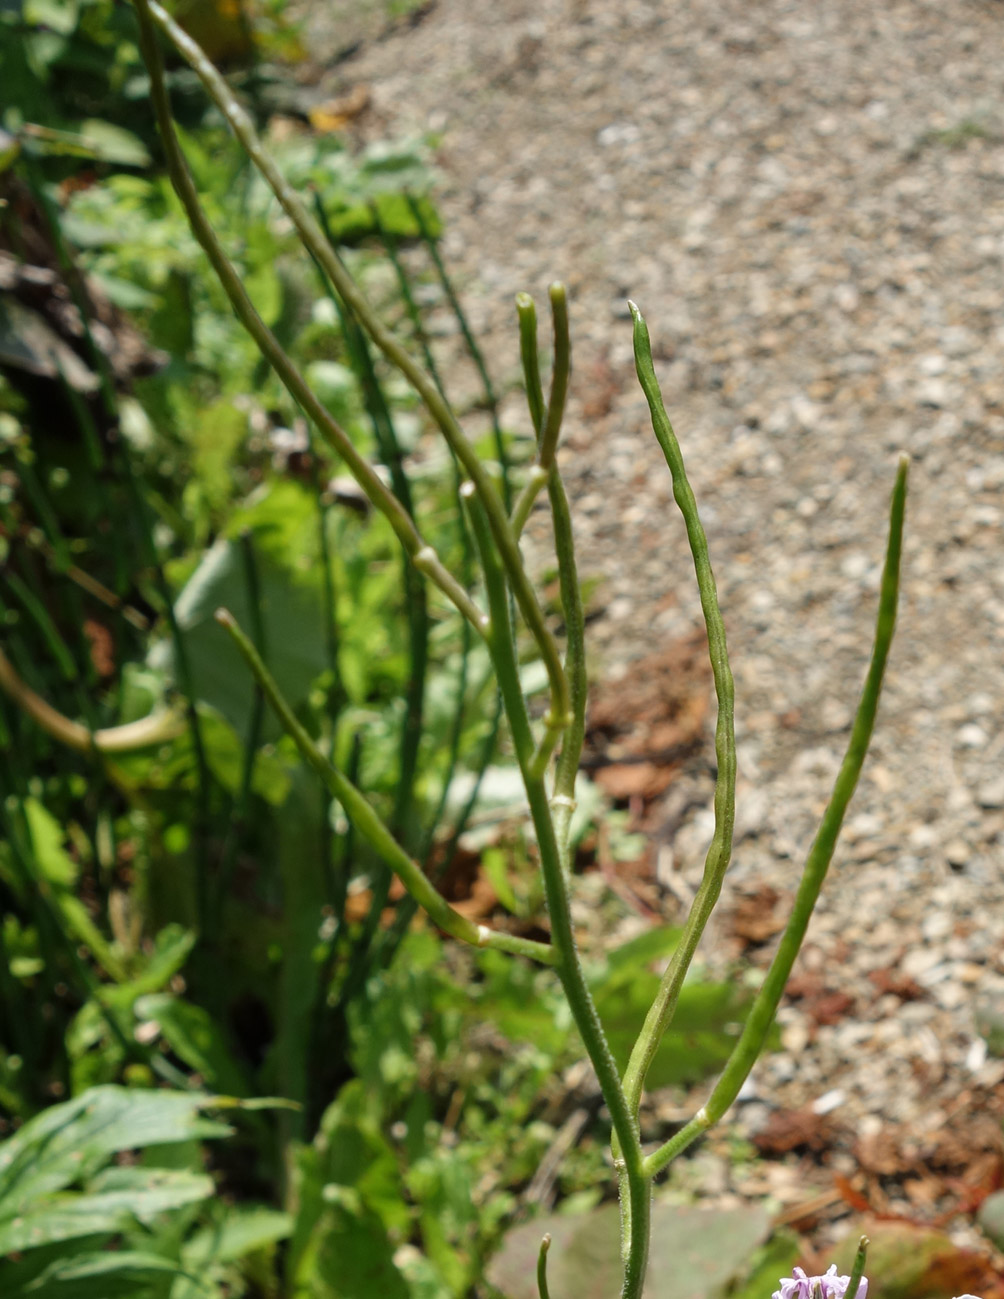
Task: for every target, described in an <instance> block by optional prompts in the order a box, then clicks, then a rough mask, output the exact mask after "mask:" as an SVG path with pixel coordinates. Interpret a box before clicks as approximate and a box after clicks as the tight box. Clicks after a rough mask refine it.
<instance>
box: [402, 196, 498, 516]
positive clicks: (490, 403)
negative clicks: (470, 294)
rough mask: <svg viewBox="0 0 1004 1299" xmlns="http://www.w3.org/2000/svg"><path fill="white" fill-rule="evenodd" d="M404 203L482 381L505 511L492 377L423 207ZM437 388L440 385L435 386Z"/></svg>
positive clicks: (409, 200)
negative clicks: (426, 250) (427, 252)
mask: <svg viewBox="0 0 1004 1299" xmlns="http://www.w3.org/2000/svg"><path fill="white" fill-rule="evenodd" d="M405 202H406V203H407V204H408V210H409V212H410V213H411V215H412V218H413V219H414V222H415V224H416V226H418V232H419V234H420V235H421V236H422V242H423V243H424V244H425V246H426V248H427V249H428V251H429V256H430V258H431V259H432V264H433V266H434V267H435V268H436V275H437V276H438V277H439V283H440V285H441V286H442V289H443V292H444V293H445V294H446V300H447V302H448V303H449V304H450V309H451V310H452V312H453V314H454V316H455V317H456V321H457V325H458V326H459V328H460V333H461V336H462V338H463V340H464V343H465V344H466V346H467V350H468V352H469V353H470V356H471V360H472V361H473V362H474V368H475V369H476V370H477V372H478V375H479V377H480V379H481V386H482V387H483V388H484V390H485V405H486V406H487V407H488V414H489V416H490V417H491V422H492V436H493V438H494V440H495V455H496V457H497V458H498V462H499V469H500V470H501V471H502V504H503V505H504V506H505V508H506V510H509V509H511V508H512V500H511V491H512V489H511V487H510V485H509V457H508V455H507V454H506V447H505V440H504V438H503V436H502V426H501V424H500V423H499V402H498V397H497V396H496V395H495V387H494V385H493V383H492V379H491V375H490V374H489V373H488V366H487V365H486V364H485V358H484V353H483V352H482V351H481V348H480V347H479V346H478V340H477V339H476V338H475V337H474V333H473V331H472V330H471V326H470V323H469V321H468V319H467V313H466V312H465V311H464V309H463V307H462V306H461V305H460V299H459V297H457V291H456V289H455V288H454V287H453V281H452V280H451V279H450V277H449V274H448V273H447V270H446V267H445V266H444V265H443V259H442V257H440V255H439V245H438V243H437V242H436V240H435V238H434V237H433V234H432V231H431V230H430V229H429V225H428V222H427V221H426V219H425V216H424V214H423V212H422V205H421V203H420V202H419V201H418V199H416V197H415V195H414V194H405ZM430 374H432V378H433V380H434V381H435V378H436V376H435V374H433V373H432V371H431V370H430ZM436 386H437V388H439V387H440V385H439V384H438V382H437V384H436Z"/></svg>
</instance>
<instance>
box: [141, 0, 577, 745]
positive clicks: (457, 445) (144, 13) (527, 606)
mask: <svg viewBox="0 0 1004 1299" xmlns="http://www.w3.org/2000/svg"><path fill="white" fill-rule="evenodd" d="M134 3H135V5H136V10H137V13H138V14H139V16H140V26H141V32H145V35H144V36H143V38H142V45H143V49H144V58H145V59H146V61H147V63H148V65H149V66H150V70H151V93H152V95H153V99H154V104H155V107H156V108H157V115H158V121H159V122H160V126H161V134H162V135H163V137H164V139H165V143H166V142H167V140H168V137H169V136H170V137H171V139H172V144H171V146H170V148H169V162H170V154H172V153H174V154H175V155H176V157H177V158H178V159H180V158H181V154H180V149H179V148H178V146H177V141H176V138H175V137H174V131H173V126H172V125H171V121H170V109H169V105H168V101H167V95H166V91H165V89H164V85H163V77H162V76H160V75H159V73H160V58H159V52H158V50H157V48H156V41H155V39H154V35H153V31H152V26H153V24H154V23H156V24H157V25H158V26H159V27H160V28H161V29H162V30H163V31H164V32H165V33H166V34H167V36H168V37H169V39H170V40H171V41H172V43H173V44H174V46H175V48H176V49H177V50H178V51H179V53H180V54H181V55H182V57H183V58H184V59H185V60H186V62H188V64H189V65H190V67H191V68H192V69H193V71H194V72H195V74H196V75H197V76H198V78H199V80H200V81H201V82H202V84H203V86H204V87H205V89H206V91H207V92H208V94H209V96H210V98H211V99H212V100H213V102H214V103H215V104H216V106H217V107H218V108H219V110H220V112H221V113H222V114H223V116H224V118H225V119H226V121H227V122H228V123H229V125H230V128H231V130H232V131H233V133H234V135H235V136H236V137H237V139H238V140H239V141H240V143H241V145H242V146H243V148H244V150H245V152H246V153H247V154H248V156H249V157H250V158H251V160H252V162H253V163H254V164H255V166H256V167H257V168H258V170H259V171H260V172H261V175H262V176H263V178H264V179H265V181H266V183H267V184H268V185H269V187H270V188H271V189H272V192H273V193H274V194H275V196H276V198H277V199H278V200H279V203H280V204H281V206H282V208H283V210H284V211H285V212H286V214H287V216H288V217H289V218H290V220H291V221H292V222H293V225H294V226H295V227H296V230H297V232H298V234H299V235H300V238H301V240H302V241H303V244H304V246H305V247H306V248H307V249H308V251H309V252H311V253H312V254H313V255H314V256H315V257H316V258H317V259H318V261H319V262H320V263H321V265H322V266H323V267H324V269H325V271H326V272H327V274H328V275H329V276H330V278H331V282H332V283H333V284H334V286H335V288H336V289H337V290H338V292H339V294H340V295H341V297H342V299H343V301H344V302H345V304H346V305H347V306H348V307H349V308H350V309H351V311H352V312H353V314H354V315H355V317H356V319H357V320H358V321H359V322H360V324H361V325H362V326H363V328H364V329H365V330H366V332H367V334H369V336H370V338H372V340H373V342H374V343H375V344H376V345H377V347H378V348H379V349H380V351H381V352H383V354H384V356H386V357H387V359H388V360H389V361H390V363H391V364H392V365H393V366H395V367H396V368H397V369H398V370H399V371H400V372H401V374H402V375H403V376H404V377H405V379H406V380H407V381H408V383H410V384H411V386H412V387H413V388H414V390H415V391H416V392H417V393H418V395H419V397H421V399H422V401H423V402H424V403H425V406H426V408H427V410H428V411H429V414H430V415H431V416H432V418H433V419H434V420H435V422H436V424H437V425H438V427H439V429H440V431H441V432H442V434H443V436H444V437H445V438H446V441H447V443H448V444H449V446H450V447H452V449H453V451H454V453H455V454H456V456H457V459H458V460H459V461H460V463H461V464H462V465H463V467H464V472H465V473H466V474H467V475H468V477H469V478H470V480H471V481H472V482H473V483H474V485H475V488H476V490H477V492H478V495H479V496H480V498H481V500H482V502H483V504H484V507H485V513H486V516H487V518H488V524H489V527H490V529H491V533H492V537H493V539H494V542H495V546H496V547H497V549H498V551H499V554H500V555H501V556H502V561H503V564H504V565H505V569H506V574H507V578H508V581H509V584H510V586H511V588H512V592H513V595H514V597H515V600H516V604H517V605H518V607H519V611H520V614H521V615H522V618H523V621H524V622H525V623H526V626H527V628H528V629H529V631H530V634H531V635H532V636H533V639H534V641H535V642H536V644H537V647H538V650H539V652H540V656H541V658H542V660H543V662H544V666H545V668H546V669H547V675H548V680H549V682H550V688H551V706H550V714H549V717H548V719H546V722H547V724H549V725H554V726H558V725H562V726H563V725H567V724H568V722H567V719H568V713H569V698H568V683H567V681H566V680H565V674H564V671H563V670H562V666H561V657H560V655H559V653H558V647H557V645H556V644H555V641H554V637H553V636H552V635H551V633H550V631H549V630H548V627H547V623H546V620H545V618H544V613H543V610H542V609H541V607H540V603H539V601H538V599H537V596H536V593H535V592H534V589H533V586H532V585H531V583H530V580H529V578H528V577H527V575H526V573H525V571H524V569H523V561H522V558H521V556H520V553H519V545H518V543H517V540H516V537H515V535H514V534H513V531H512V528H511V526H510V523H509V518H508V515H507V512H506V509H505V507H504V505H503V503H502V499H501V497H500V496H499V493H498V491H497V490H496V488H495V485H494V483H493V482H492V480H491V476H490V475H489V473H488V470H487V469H486V468H485V466H484V465H483V464H482V463H481V461H480V460H479V458H478V455H477V452H476V451H475V450H474V448H473V447H472V446H471V444H470V442H469V441H468V440H467V438H466V437H465V435H464V432H463V430H462V429H461V427H460V425H459V424H458V423H457V419H456V416H455V415H454V414H453V411H452V410H451V409H450V407H449V405H448V403H447V402H445V401H444V400H443V397H442V395H441V393H440V392H439V390H438V389H437V387H436V385H435V383H434V382H433V381H432V379H430V378H429V376H428V375H427V374H426V373H425V371H424V370H423V369H422V367H421V366H420V365H419V364H418V363H417V362H416V361H415V359H414V358H413V357H412V356H411V354H410V353H409V352H408V350H407V348H405V347H403V346H402V345H401V343H400V342H399V340H398V339H397V338H395V337H394V335H393V334H392V333H391V332H390V330H388V329H387V328H386V327H385V326H384V324H383V322H382V321H381V320H380V319H379V318H378V316H377V315H376V313H375V312H374V311H373V309H372V307H371V306H370V305H369V302H368V301H367V300H366V297H365V296H364V294H363V293H362V292H361V291H360V289H359V287H358V286H357V285H356V283H355V281H354V280H353V279H352V277H351V276H350V275H349V273H348V271H347V270H346V269H345V267H344V266H343V264H342V262H341V260H340V259H339V257H338V256H337V254H336V253H335V251H334V249H333V248H332V247H331V245H330V244H329V243H328V241H327V240H326V239H325V237H324V232H323V231H322V230H321V228H320V226H319V225H318V224H317V222H316V221H315V220H314V218H313V216H312V215H311V214H310V212H309V211H308V209H307V207H306V205H305V204H304V203H303V202H302V201H301V199H300V196H299V195H298V194H297V193H296V191H295V190H294V189H293V188H292V186H291V185H290V184H289V183H288V181H287V180H286V178H285V177H284V176H283V174H282V172H281V171H280V170H279V168H278V167H277V166H276V164H275V161H274V160H273V159H272V157H271V156H270V155H269V153H268V152H267V150H266V149H265V148H264V146H263V145H262V142H261V140H260V138H259V137H258V133H257V131H256V130H255V128H254V123H253V122H252V121H251V118H250V117H249V116H248V114H247V113H246V112H245V111H244V109H243V108H242V107H241V106H240V104H238V102H237V100H236V99H235V98H234V96H233V94H232V93H231V91H230V87H229V86H228V85H227V83H226V81H225V80H224V79H223V77H221V76H220V74H219V73H218V72H217V70H216V69H215V68H214V67H213V65H212V63H210V61H209V60H208V59H207V58H206V56H205V55H204V54H203V52H202V50H201V49H200V48H199V46H198V45H197V44H196V43H195V42H194V41H193V40H192V39H191V38H190V37H189V36H188V35H187V33H186V32H184V31H183V30H182V28H181V27H179V26H178V24H177V23H176V22H175V21H174V19H173V18H171V16H170V15H169V14H168V13H167V12H166V10H164V9H163V8H162V7H161V6H160V5H159V4H157V2H156V0H134ZM155 70H156V71H157V74H158V75H157V76H154V75H153V74H154V71H155ZM181 161H182V163H183V159H181ZM170 170H171V172H172V180H174V179H175V175H174V173H175V171H176V170H178V168H177V162H174V163H170ZM186 181H187V184H186V188H187V189H188V190H189V191H190V193H191V198H192V199H194V202H195V204H196V205H198V197H197V195H196V194H195V188H194V185H193V184H192V182H191V178H190V177H188V176H187V169H186ZM175 183H176V184H177V182H175ZM179 193H180V191H179ZM182 201H183V202H185V205H186V209H187V208H188V207H189V201H187V200H186V199H185V196H184V195H182ZM200 216H201V209H200ZM189 220H190V221H192V213H191V211H189ZM203 225H205V226H208V222H205V221H204V218H203V219H202V220H200V222H199V228H195V223H194V222H193V228H195V233H196V237H197V238H198V239H199V241H200V243H202V244H203V247H204V248H206V251H207V253H209V252H210V248H209V246H208V245H207V243H206V242H205V240H204V238H203V235H204V234H205V235H206V237H207V238H208V239H209V240H211V241H212V243H214V244H215V245H216V247H217V250H218V252H214V253H210V256H211V258H216V257H218V256H222V250H221V249H219V246H218V241H217V240H216V238H215V234H213V232H212V230H211V229H209V230H208V231H206V230H202V227H203ZM200 230H202V232H201V233H200ZM214 269H216V271H217V274H218V275H220V269H219V267H218V266H217V264H216V260H214ZM221 278H222V276H221ZM238 285H239V282H238ZM229 294H230V290H229V289H228V295H229ZM241 297H246V295H244V294H243V289H241ZM231 301H232V302H233V301H234V298H233V296H232V295H231ZM248 305H249V306H250V303H248ZM235 309H236V305H235ZM242 309H243V308H242ZM252 310H253V308H252ZM238 315H239V316H240V318H241V320H242V321H244V316H243V315H242V314H241V312H240V311H238ZM245 323H246V322H245ZM258 324H259V326H260V329H261V330H265V326H264V325H263V324H262V323H261V322H260V321H259V322H258ZM265 332H266V333H268V331H267V330H265ZM262 337H263V339H264V335H263V336H262ZM265 341H266V342H267V345H268V347H269V348H270V349H271V350H272V351H274V350H275V349H278V350H279V351H280V352H281V350H282V349H281V348H279V347H278V344H277V343H276V342H275V340H274V339H273V338H272V336H271V334H270V333H268V339H267V340H265ZM256 342H258V344H259V347H262V349H263V350H265V349H264V347H263V343H262V342H260V341H259V340H258V338H257V337H256ZM283 355H284V354H283ZM266 356H267V357H268V359H269V360H270V361H271V362H272V364H273V365H276V361H275V360H273V357H272V355H271V353H270V352H266ZM285 360H286V363H287V364H288V365H291V364H292V363H291V362H289V361H288V358H285ZM277 368H278V367H277ZM280 377H281V378H283V381H284V382H286V383H287V386H289V384H288V380H287V379H286V378H285V376H284V375H283V374H282V372H281V371H280ZM304 386H305V385H304ZM308 392H309V390H308ZM295 395H296V396H297V399H298V400H301V401H303V404H304V405H305V406H306V405H307V403H306V401H305V400H304V399H303V398H301V397H300V395H299V393H297V394H295ZM311 400H314V399H312V397H311ZM314 405H319V403H316V400H314ZM322 409H323V408H322ZM311 418H316V416H314V414H313V412H311ZM327 419H328V421H330V416H328V417H327ZM347 463H348V461H347ZM353 473H356V470H355V468H353ZM358 476H359V475H358V474H357V477H358ZM359 481H360V483H361V485H362V486H363V488H364V490H365V491H366V493H367V495H370V499H371V500H373V501H374V503H375V504H378V502H377V501H376V498H375V497H373V496H372V495H371V484H370V482H369V480H367V481H366V482H363V480H362V478H360V479H359ZM381 508H382V507H381ZM392 522H393V520H392ZM454 586H456V583H454ZM451 598H454V603H456V598H455V597H451ZM458 607H459V606H458Z"/></svg>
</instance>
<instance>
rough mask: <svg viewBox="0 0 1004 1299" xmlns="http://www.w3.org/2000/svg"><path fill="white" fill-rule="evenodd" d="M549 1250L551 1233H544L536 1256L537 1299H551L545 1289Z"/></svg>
mask: <svg viewBox="0 0 1004 1299" xmlns="http://www.w3.org/2000/svg"><path fill="white" fill-rule="evenodd" d="M550 1248H551V1233H550V1232H549V1231H545V1232H544V1235H543V1237H542V1239H541V1242H540V1253H539V1254H538V1255H537V1294H538V1296H539V1299H551V1295H550V1291H549V1290H548V1288H547V1251H548V1250H549V1249H550Z"/></svg>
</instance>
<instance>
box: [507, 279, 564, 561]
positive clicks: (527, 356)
mask: <svg viewBox="0 0 1004 1299" xmlns="http://www.w3.org/2000/svg"><path fill="white" fill-rule="evenodd" d="M548 296H549V297H550V299H551V319H552V322H553V326H554V366H553V369H552V371H551V392H550V396H549V397H548V401H547V409H546V411H544V412H543V414H540V413H539V412H540V410H541V406H542V401H543V398H542V393H541V386H540V365H539V362H537V361H535V360H532V359H531V358H532V357H533V356H534V355H535V354H536V350H537V341H536V309H535V308H533V300H532V299H529V304H530V306H529V309H528V308H527V305H526V301H524V300H525V299H527V298H528V295H526V294H522V295H520V297H518V298H517V300H516V310H517V312H518V313H519V324H520V330H519V336H520V354H521V356H522V360H523V376H524V379H525V381H526V397H527V403H528V405H529V407H530V418H531V419H532V420H533V422H534V429H535V430H536V433H537V461H536V463H535V464H534V466H533V468H532V469H531V470H530V474H529V476H528V478H527V480H526V483H525V485H524V487H523V490H522V492H520V494H519V497H518V499H517V501H516V504H515V506H514V507H513V510H512V520H511V522H512V529H513V532H514V533H515V534H516V536H517V537H518V536H519V534H520V533H521V532H522V531H523V526H524V524H525V523H526V521H527V519H528V518H529V517H530V511H531V509H532V508H533V503H534V501H535V500H536V499H537V496H538V494H539V492H540V489H541V488H542V487H543V486H544V484H545V483H546V482H547V481H548V479H549V478H550V476H551V469H552V468H553V466H554V458H555V455H556V454H557V450H558V437H559V435H560V433H561V421H562V419H563V418H564V415H565V400H566V398H567V396H568V379H569V375H570V374H571V369H572V352H571V338H570V335H569V331H568V294H567V292H566V289H565V286H564V285H563V284H560V283H557V282H555V283H554V284H552V285H551V287H550V288H549V289H548ZM531 311H532V314H531Z"/></svg>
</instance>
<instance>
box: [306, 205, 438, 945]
mask: <svg viewBox="0 0 1004 1299" xmlns="http://www.w3.org/2000/svg"><path fill="white" fill-rule="evenodd" d="M316 206H317V213H318V217H317V219H318V223H319V224H320V226H321V229H322V230H323V231H324V235H325V237H326V238H327V240H328V242H329V243H333V241H332V238H331V229H330V227H329V225H328V221H327V218H326V217H325V215H324V208H323V207H322V206H321V204H320V202H319V201H318V203H317V205H316ZM315 265H316V266H317V271H318V274H319V275H320V277H321V283H322V285H323V287H324V290H325V292H326V293H327V294H328V296H329V297H330V299H331V301H332V302H333V303H334V305H335V309H336V311H337V312H338V317H339V320H340V322H341V326H342V334H343V336H344V338H345V344H346V347H347V348H348V353H349V358H350V359H351V361H352V366H353V369H354V371H355V374H356V378H357V379H358V381H359V384H360V387H361V388H362V395H363V404H364V405H365V407H366V412H367V414H368V415H369V419H370V425H371V427H372V429H373V436H374V438H375V439H376V444H377V449H378V451H379V454H380V457H381V459H382V460H383V462H384V464H385V465H386V466H387V468H388V470H389V472H390V480H391V489H392V490H393V492H394V495H395V496H396V497H397V499H398V500H399V501H400V502H401V504H402V505H403V506H404V508H405V509H406V510H407V511H408V513H409V514H410V515H411V517H412V519H414V518H415V506H414V502H413V500H412V495H411V483H410V482H409V480H408V474H407V471H406V469H405V467H404V456H403V454H402V452H401V444H400V443H399V442H398V438H397V433H396V431H395V429H394V421H393V419H392V418H391V414H390V408H389V406H388V403H387V399H386V397H385V396H384V392H383V388H382V387H381V385H380V380H379V377H378V376H377V372H376V367H375V366H374V364H373V357H372V355H371V354H370V348H369V343H368V341H367V339H366V335H365V334H364V333H363V331H362V329H361V328H360V326H359V322H358V321H357V320H356V319H355V317H354V316H353V315H352V314H351V313H350V312H349V311H348V310H347V309H346V307H345V304H344V303H343V302H342V300H341V298H340V297H339V295H338V294H337V292H336V291H335V288H334V285H333V284H332V283H331V280H330V279H329V277H328V276H327V274H326V273H325V270H324V267H323V266H321V264H320V263H319V262H317V261H316V260H315ZM402 585H403V588H404V591H403V594H404V607H405V613H406V617H407V622H408V653H409V659H410V663H409V672H408V685H407V690H406V691H405V709H404V716H403V718H402V720H401V732H400V737H399V740H398V758H399V761H400V772H399V775H398V781H397V790H396V792H395V795H394V812H393V816H392V818H391V822H390V825H391V829H392V830H393V831H394V832H395V833H396V835H397V836H398V838H400V839H402V840H403V841H404V842H406V843H407V842H409V841H410V839H411V834H412V824H411V822H412V809H413V803H414V793H415V778H416V776H417V773H418V754H419V748H420V746H421V743H422V730H423V722H424V714H425V679H426V672H427V669H428V663H429V608H428V601H427V599H426V593H425V583H424V582H423V581H422V579H421V577H420V576H419V574H417V573H416V572H415V569H414V567H413V565H412V564H411V563H409V561H408V555H407V552H405V555H404V572H403V574H402ZM389 887H390V877H389V876H385V877H384V882H383V887H382V888H381V889H378V890H377V892H376V894H375V895H374V905H373V912H372V914H373V920H374V923H376V919H377V918H378V917H379V915H380V912H381V911H382V909H383V905H384V903H385V902H386V900H387V892H388V890H389Z"/></svg>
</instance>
